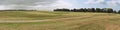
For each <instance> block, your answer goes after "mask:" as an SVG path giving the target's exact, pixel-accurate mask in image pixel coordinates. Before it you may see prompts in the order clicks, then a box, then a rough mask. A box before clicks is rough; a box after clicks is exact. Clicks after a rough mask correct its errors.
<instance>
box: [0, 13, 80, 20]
mask: <svg viewBox="0 0 120 30" xmlns="http://www.w3.org/2000/svg"><path fill="white" fill-rule="evenodd" d="M73 14H74V13H72V12H45V11H3V12H0V20H43V19H54V18H66V17H73V16H74V15H73ZM78 15H80V14H79V13H78ZM78 15H75V16H78Z"/></svg>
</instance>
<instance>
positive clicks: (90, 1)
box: [85, 0, 105, 4]
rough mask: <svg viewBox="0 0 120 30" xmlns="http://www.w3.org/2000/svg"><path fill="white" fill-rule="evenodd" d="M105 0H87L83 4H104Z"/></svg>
mask: <svg viewBox="0 0 120 30" xmlns="http://www.w3.org/2000/svg"><path fill="white" fill-rule="evenodd" d="M104 2H105V0H88V1H87V2H85V3H86V4H101V3H104Z"/></svg>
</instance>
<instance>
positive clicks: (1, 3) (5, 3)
mask: <svg viewBox="0 0 120 30" xmlns="http://www.w3.org/2000/svg"><path fill="white" fill-rule="evenodd" d="M119 5H120V0H0V10H4V9H37V10H52V9H56V8H70V9H72V8H113V9H115V10H119V9H120V6H119Z"/></svg>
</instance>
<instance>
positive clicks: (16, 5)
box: [0, 0, 58, 9]
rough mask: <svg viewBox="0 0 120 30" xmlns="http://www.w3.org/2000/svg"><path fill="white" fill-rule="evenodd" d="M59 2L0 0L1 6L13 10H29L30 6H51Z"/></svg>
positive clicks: (47, 0)
mask: <svg viewBox="0 0 120 30" xmlns="http://www.w3.org/2000/svg"><path fill="white" fill-rule="evenodd" d="M56 1H58V0H0V5H4V6H5V7H9V8H11V9H28V8H30V7H29V6H36V5H50V4H52V3H55V2H56Z"/></svg>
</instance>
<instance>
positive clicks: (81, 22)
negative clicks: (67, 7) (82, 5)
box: [0, 11, 120, 30]
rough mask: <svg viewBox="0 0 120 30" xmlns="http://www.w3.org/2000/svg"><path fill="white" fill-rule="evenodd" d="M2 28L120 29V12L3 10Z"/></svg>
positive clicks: (28, 29)
mask: <svg viewBox="0 0 120 30" xmlns="http://www.w3.org/2000/svg"><path fill="white" fill-rule="evenodd" d="M2 21H3V22H2ZM9 21H13V22H9ZM14 21H24V22H14ZM27 21H30V22H27ZM32 21H33V22H32ZM0 30H120V14H114V13H92V12H46V11H3V12H0Z"/></svg>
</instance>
